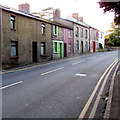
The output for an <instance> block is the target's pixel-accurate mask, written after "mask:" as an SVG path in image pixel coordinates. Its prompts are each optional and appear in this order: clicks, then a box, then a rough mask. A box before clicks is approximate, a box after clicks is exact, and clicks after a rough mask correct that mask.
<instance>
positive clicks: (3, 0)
mask: <svg viewBox="0 0 120 120" xmlns="http://www.w3.org/2000/svg"><path fill="white" fill-rule="evenodd" d="M99 1H100V0H0V4H2V5H7V6H9V7H13V8H15V9H18V5H19V4H22V3H28V4H30V12H40V11H41V10H42V9H45V8H47V7H53V8H60V10H61V17H62V18H66V17H68V16H71V15H72V13H79V16H81V17H83V21H84V22H85V23H87V24H89V25H91V26H92V27H95V28H97V29H99V30H100V31H102V32H106V31H107V30H109V29H110V23H111V22H113V19H114V13H110V12H107V13H105V14H104V13H103V9H101V8H99V4H98V3H97V2H99Z"/></svg>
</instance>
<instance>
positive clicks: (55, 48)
mask: <svg viewBox="0 0 120 120" xmlns="http://www.w3.org/2000/svg"><path fill="white" fill-rule="evenodd" d="M54 53H57V42H54Z"/></svg>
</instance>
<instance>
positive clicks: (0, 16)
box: [0, 7, 2, 70]
mask: <svg viewBox="0 0 120 120" xmlns="http://www.w3.org/2000/svg"><path fill="white" fill-rule="evenodd" d="M1 41H2V8H1V7H0V70H2V51H1V48H2V44H1V43H2V42H1Z"/></svg>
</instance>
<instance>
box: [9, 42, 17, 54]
mask: <svg viewBox="0 0 120 120" xmlns="http://www.w3.org/2000/svg"><path fill="white" fill-rule="evenodd" d="M11 56H18V41H11Z"/></svg>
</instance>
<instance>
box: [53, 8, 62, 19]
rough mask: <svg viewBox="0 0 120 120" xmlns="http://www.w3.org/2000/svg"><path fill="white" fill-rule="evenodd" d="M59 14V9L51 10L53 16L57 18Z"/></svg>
mask: <svg viewBox="0 0 120 120" xmlns="http://www.w3.org/2000/svg"><path fill="white" fill-rule="evenodd" d="M60 16H61V14H60V9H55V10H54V11H53V18H59V17H60Z"/></svg>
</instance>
